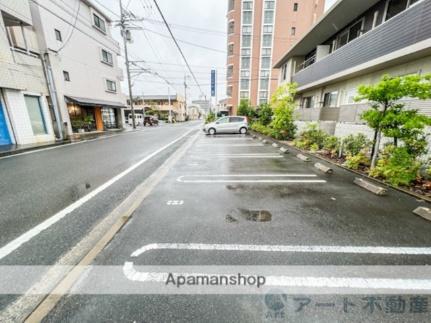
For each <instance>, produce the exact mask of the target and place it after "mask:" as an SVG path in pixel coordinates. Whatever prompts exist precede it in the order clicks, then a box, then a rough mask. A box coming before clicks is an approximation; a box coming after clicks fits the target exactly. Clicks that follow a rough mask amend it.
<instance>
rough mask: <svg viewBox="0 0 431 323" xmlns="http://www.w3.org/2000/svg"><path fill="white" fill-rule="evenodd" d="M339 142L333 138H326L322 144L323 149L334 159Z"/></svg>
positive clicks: (338, 149) (338, 148)
mask: <svg viewBox="0 0 431 323" xmlns="http://www.w3.org/2000/svg"><path fill="white" fill-rule="evenodd" d="M340 144H341V141H340V139H339V138H337V137H335V136H327V137H326V138H325V140H324V142H323V149H325V150H326V151H327V152H328V153H330V154H331V156H332V157H335V156H336V155H337V154H338V152H339V151H340Z"/></svg>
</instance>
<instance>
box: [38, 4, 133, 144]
mask: <svg viewBox="0 0 431 323" xmlns="http://www.w3.org/2000/svg"><path fill="white" fill-rule="evenodd" d="M31 13H32V17H33V21H34V27H35V30H36V32H37V36H38V43H39V47H40V48H41V51H42V53H43V58H44V60H45V63H46V65H47V78H48V81H49V82H48V84H49V86H50V90H51V92H52V93H53V94H52V95H53V97H54V98H53V102H54V105H56V106H57V107H58V111H59V114H60V118H61V120H62V122H61V128H62V129H61V132H62V133H63V135H64V136H70V135H72V134H73V133H77V132H93V131H106V130H110V129H121V128H123V127H124V117H123V115H124V114H123V113H122V109H123V108H124V107H125V106H126V104H125V103H126V102H125V100H124V96H123V95H122V94H121V90H120V82H121V81H122V80H123V72H122V70H121V68H120V67H119V65H118V59H117V58H118V56H119V55H120V53H121V52H120V46H119V43H118V42H117V41H116V40H114V39H113V37H112V34H111V28H112V26H111V23H112V22H111V20H110V18H109V17H108V16H107V15H106V14H104V13H103V11H102V10H101V9H100V8H99V7H97V5H96V4H95V3H93V2H92V1H90V0H68V1H51V0H32V1H31Z"/></svg>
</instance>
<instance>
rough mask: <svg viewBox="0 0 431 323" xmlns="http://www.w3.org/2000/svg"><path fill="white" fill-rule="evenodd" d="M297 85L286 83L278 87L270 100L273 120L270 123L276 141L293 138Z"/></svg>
mask: <svg viewBox="0 0 431 323" xmlns="http://www.w3.org/2000/svg"><path fill="white" fill-rule="evenodd" d="M296 88H297V85H296V84H295V83H287V84H284V85H281V86H280V87H278V89H277V90H276V91H275V93H274V94H273V96H272V98H271V106H272V107H273V110H274V118H273V120H272V122H271V128H273V130H274V133H275V135H276V136H277V137H278V138H277V139H292V138H294V137H295V132H296V125H295V123H294V116H293V113H294V110H295V95H296Z"/></svg>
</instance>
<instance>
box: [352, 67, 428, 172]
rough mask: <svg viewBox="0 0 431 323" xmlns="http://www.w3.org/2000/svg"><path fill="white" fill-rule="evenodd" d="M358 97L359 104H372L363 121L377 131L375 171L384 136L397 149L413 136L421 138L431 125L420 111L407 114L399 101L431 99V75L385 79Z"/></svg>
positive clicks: (374, 158)
mask: <svg viewBox="0 0 431 323" xmlns="http://www.w3.org/2000/svg"><path fill="white" fill-rule="evenodd" d="M358 93H359V95H358V97H356V100H357V101H361V100H367V101H369V102H370V104H371V109H370V110H368V111H366V112H365V113H363V114H362V119H363V120H365V121H366V122H367V123H368V126H369V127H370V128H372V129H374V140H373V150H372V154H371V156H372V158H371V168H374V167H375V166H376V162H377V157H378V152H379V148H380V141H381V135H382V133H383V134H385V135H387V136H389V137H392V138H393V140H394V144H395V145H396V144H398V139H403V140H404V141H405V142H408V141H409V139H411V136H412V135H415V136H416V137H420V136H419V135H420V134H421V133H423V131H422V129H423V128H424V127H425V126H426V125H428V124H430V119H429V118H428V117H426V116H421V115H419V114H418V112H417V111H415V110H409V111H406V110H405V109H404V108H405V106H404V104H402V103H400V102H399V100H400V99H402V98H407V97H409V98H416V99H420V100H426V99H429V98H431V75H425V76H421V75H408V76H397V77H392V76H390V75H384V76H383V77H382V79H381V80H380V81H379V82H378V83H377V84H373V85H362V86H360V87H359V89H358ZM409 118H413V121H412V120H410V119H409ZM418 131H419V133H418Z"/></svg>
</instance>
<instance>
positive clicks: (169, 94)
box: [168, 86, 172, 123]
mask: <svg viewBox="0 0 431 323" xmlns="http://www.w3.org/2000/svg"><path fill="white" fill-rule="evenodd" d="M168 101H169V118H168V120H169V123H172V105H171V88H170V87H169V86H168Z"/></svg>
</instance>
